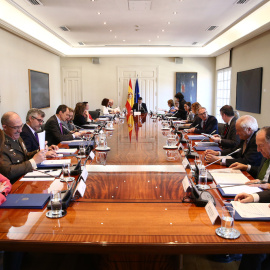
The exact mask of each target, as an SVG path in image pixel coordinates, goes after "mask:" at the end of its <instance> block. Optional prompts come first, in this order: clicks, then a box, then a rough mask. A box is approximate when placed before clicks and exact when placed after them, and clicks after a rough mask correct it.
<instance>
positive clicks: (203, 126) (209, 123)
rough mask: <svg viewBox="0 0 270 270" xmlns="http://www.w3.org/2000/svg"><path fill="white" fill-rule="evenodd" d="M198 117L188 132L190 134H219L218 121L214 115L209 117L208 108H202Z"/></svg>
mask: <svg viewBox="0 0 270 270" xmlns="http://www.w3.org/2000/svg"><path fill="white" fill-rule="evenodd" d="M198 116H199V117H196V118H195V120H194V122H193V123H192V124H191V128H190V129H189V130H188V132H194V133H197V134H201V133H206V134H211V133H213V134H217V133H218V124H217V119H216V117H215V116H213V115H208V113H207V111H206V108H204V107H200V108H199V110H198Z"/></svg>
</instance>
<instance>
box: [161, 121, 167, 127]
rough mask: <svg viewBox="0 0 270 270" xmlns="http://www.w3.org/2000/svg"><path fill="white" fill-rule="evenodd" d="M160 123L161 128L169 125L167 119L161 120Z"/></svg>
mask: <svg viewBox="0 0 270 270" xmlns="http://www.w3.org/2000/svg"><path fill="white" fill-rule="evenodd" d="M161 125H162V128H168V127H169V122H168V121H162V122H161Z"/></svg>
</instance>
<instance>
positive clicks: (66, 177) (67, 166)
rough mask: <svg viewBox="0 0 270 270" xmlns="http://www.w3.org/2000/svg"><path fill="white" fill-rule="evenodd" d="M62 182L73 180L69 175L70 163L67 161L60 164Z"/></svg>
mask: <svg viewBox="0 0 270 270" xmlns="http://www.w3.org/2000/svg"><path fill="white" fill-rule="evenodd" d="M62 173H63V174H62V178H61V181H62V182H70V181H73V180H74V177H70V164H69V163H64V164H63V165H62Z"/></svg>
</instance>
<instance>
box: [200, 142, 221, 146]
mask: <svg viewBox="0 0 270 270" xmlns="http://www.w3.org/2000/svg"><path fill="white" fill-rule="evenodd" d="M195 144H196V145H197V146H218V143H215V142H195Z"/></svg>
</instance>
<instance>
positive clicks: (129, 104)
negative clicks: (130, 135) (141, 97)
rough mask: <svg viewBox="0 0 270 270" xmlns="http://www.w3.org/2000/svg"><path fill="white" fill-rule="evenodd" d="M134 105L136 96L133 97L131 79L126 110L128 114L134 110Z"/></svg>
mask: <svg viewBox="0 0 270 270" xmlns="http://www.w3.org/2000/svg"><path fill="white" fill-rule="evenodd" d="M133 104H134V96H133V90H132V84H131V79H129V86H128V96H127V102H126V108H127V111H128V114H130V111H131V110H132V108H133Z"/></svg>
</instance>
